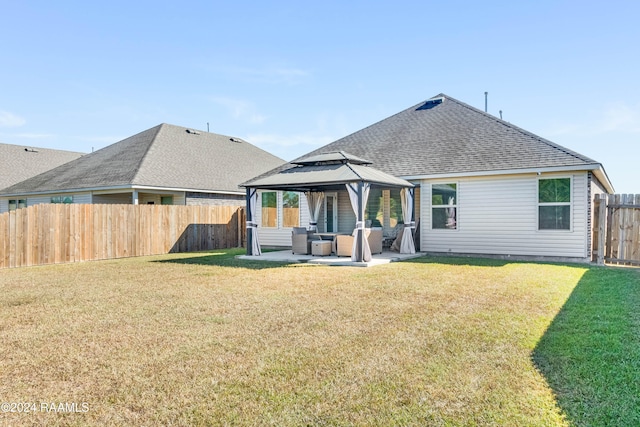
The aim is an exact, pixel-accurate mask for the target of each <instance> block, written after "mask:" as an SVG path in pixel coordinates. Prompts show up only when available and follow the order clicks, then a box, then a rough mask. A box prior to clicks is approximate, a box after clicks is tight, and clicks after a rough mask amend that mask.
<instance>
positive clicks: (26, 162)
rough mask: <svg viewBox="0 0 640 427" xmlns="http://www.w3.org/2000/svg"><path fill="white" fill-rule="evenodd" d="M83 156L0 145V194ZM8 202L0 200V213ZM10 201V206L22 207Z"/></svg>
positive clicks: (14, 201)
mask: <svg viewBox="0 0 640 427" xmlns="http://www.w3.org/2000/svg"><path fill="white" fill-rule="evenodd" d="M82 155H84V153H78V152H75V151H65V150H53V149H50V148H39V147H31V146H24V145H13V144H0V192H2V189H3V188H6V187H9V186H11V185H14V184H17V183H18V182H21V181H24V180H25V179H28V178H31V177H32V176H35V175H38V174H41V173H42V172H45V171H48V170H50V169H53V168H55V167H57V166H60V165H62V164H64V163H67V162H70V161H72V160H75V159H77V158H79V157H81V156H82ZM8 203H9V201H8V200H0V212H4V211H6V210H7V209H8ZM24 203H25V200H23V199H20V200H19V199H12V200H11V204H12V206H16V207H17V206H18V205H24Z"/></svg>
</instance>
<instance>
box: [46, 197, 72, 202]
mask: <svg viewBox="0 0 640 427" xmlns="http://www.w3.org/2000/svg"><path fill="white" fill-rule="evenodd" d="M51 203H73V196H53V197H52V198H51Z"/></svg>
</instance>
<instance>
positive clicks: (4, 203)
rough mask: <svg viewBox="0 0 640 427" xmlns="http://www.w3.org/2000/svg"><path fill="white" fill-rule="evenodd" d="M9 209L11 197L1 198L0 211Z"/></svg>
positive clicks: (3, 211)
mask: <svg viewBox="0 0 640 427" xmlns="http://www.w3.org/2000/svg"><path fill="white" fill-rule="evenodd" d="M8 211H9V199H0V213H5V212H8Z"/></svg>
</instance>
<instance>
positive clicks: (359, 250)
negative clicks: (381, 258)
mask: <svg viewBox="0 0 640 427" xmlns="http://www.w3.org/2000/svg"><path fill="white" fill-rule="evenodd" d="M345 186H346V187H347V192H348V193H349V199H350V200H351V207H352V208H353V212H354V213H355V214H356V228H355V229H354V230H353V237H354V239H353V249H352V250H351V260H352V261H356V262H358V261H364V262H369V261H371V247H369V242H368V241H367V239H366V238H365V234H364V231H365V230H364V207H365V206H366V205H367V200H368V199H369V190H370V188H371V184H369V183H366V182H360V183H358V182H351V183H349V184H345ZM359 255H361V256H362V259H359Z"/></svg>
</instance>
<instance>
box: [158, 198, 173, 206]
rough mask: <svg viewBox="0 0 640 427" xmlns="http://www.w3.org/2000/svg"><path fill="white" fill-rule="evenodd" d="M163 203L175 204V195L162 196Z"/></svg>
mask: <svg viewBox="0 0 640 427" xmlns="http://www.w3.org/2000/svg"><path fill="white" fill-rule="evenodd" d="M160 204H161V205H172V204H173V196H162V197H160Z"/></svg>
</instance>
